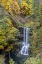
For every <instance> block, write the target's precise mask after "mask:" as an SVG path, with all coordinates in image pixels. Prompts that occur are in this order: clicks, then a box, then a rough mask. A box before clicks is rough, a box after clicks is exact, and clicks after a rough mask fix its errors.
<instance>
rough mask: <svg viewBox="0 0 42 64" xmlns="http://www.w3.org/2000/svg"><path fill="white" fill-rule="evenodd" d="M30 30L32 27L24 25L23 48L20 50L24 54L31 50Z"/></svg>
mask: <svg viewBox="0 0 42 64" xmlns="http://www.w3.org/2000/svg"><path fill="white" fill-rule="evenodd" d="M29 31H30V28H26V27H24V32H23V42H22V48H21V51H20V54H22V55H28V50H29Z"/></svg>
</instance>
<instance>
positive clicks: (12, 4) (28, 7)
mask: <svg viewBox="0 0 42 64" xmlns="http://www.w3.org/2000/svg"><path fill="white" fill-rule="evenodd" d="M31 2H32V1H30V4H28V3H27V2H26V1H22V2H21V3H20V5H19V2H18V1H16V0H15V1H14V0H8V1H6V0H1V4H2V5H3V6H4V7H5V9H6V10H7V11H8V12H9V13H11V12H14V13H16V14H20V13H21V14H23V15H30V14H32V3H31Z"/></svg>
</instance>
